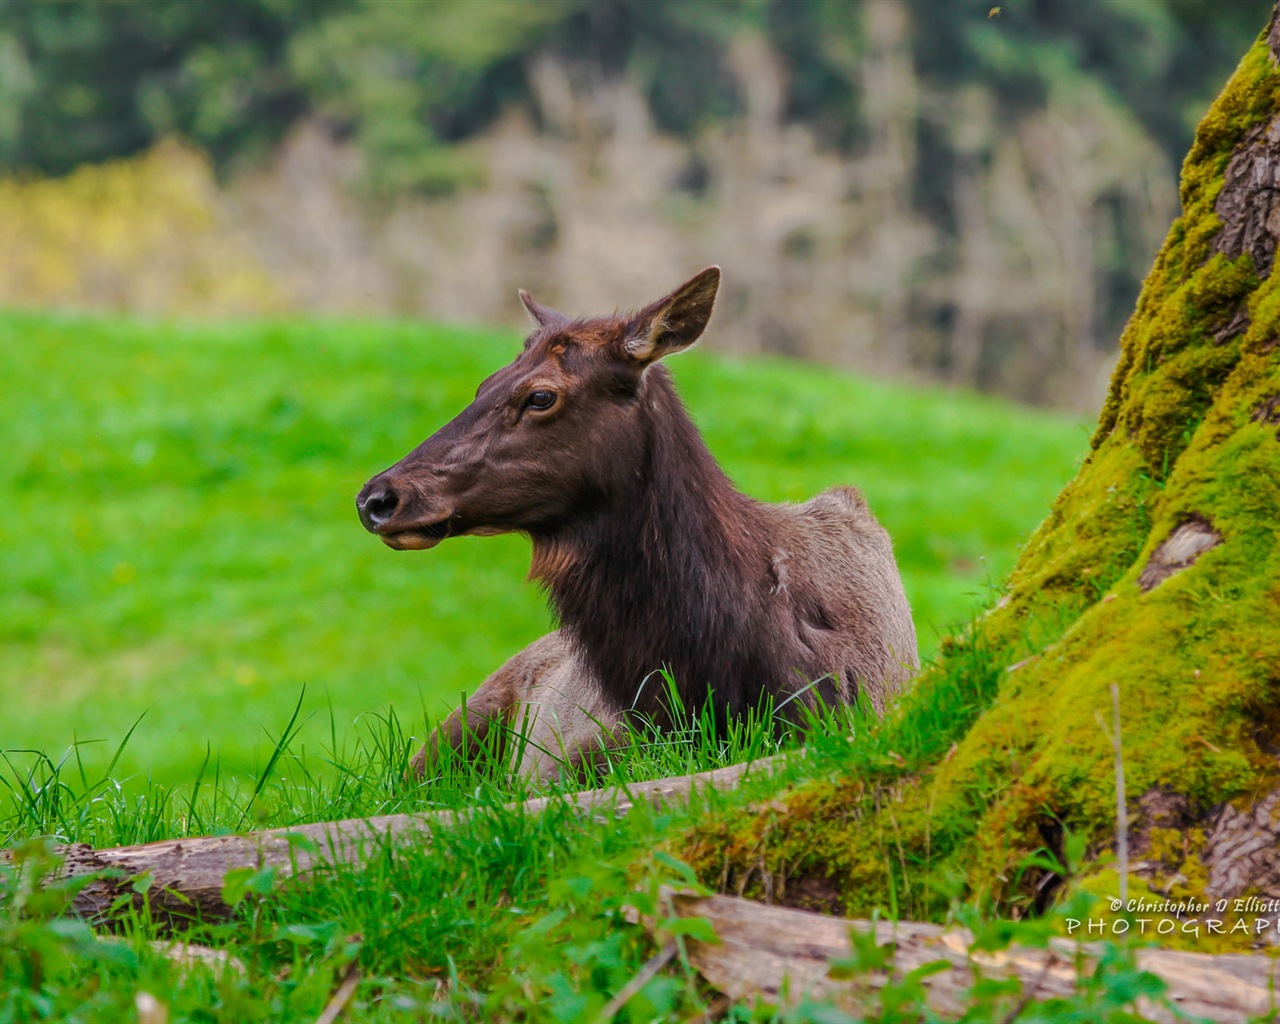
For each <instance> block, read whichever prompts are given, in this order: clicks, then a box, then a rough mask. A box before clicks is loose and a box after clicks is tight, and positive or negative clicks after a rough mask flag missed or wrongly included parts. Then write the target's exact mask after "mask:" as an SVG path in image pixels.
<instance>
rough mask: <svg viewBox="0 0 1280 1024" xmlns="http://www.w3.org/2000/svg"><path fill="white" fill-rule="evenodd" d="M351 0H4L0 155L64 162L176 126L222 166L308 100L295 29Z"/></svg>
mask: <svg viewBox="0 0 1280 1024" xmlns="http://www.w3.org/2000/svg"><path fill="white" fill-rule="evenodd" d="M344 2H345V0H314V2H308V3H305V4H302V3H293V2H290V0H113V2H111V3H100V2H98V0H57V2H54V0H0V163H2V164H5V165H8V166H10V167H19V168H23V167H26V168H35V169H39V170H41V171H45V172H48V173H53V174H61V173H65V172H67V171H69V170H72V169H73V168H75V167H76V166H77V165H79V164H81V163H84V162H86V161H99V160H103V159H107V158H109V157H113V156H125V155H129V154H132V153H136V152H138V151H139V150H141V149H144V148H146V147H147V146H149V145H150V144H151V143H152V142H154V141H155V140H156V139H157V138H159V137H161V136H163V135H166V134H172V133H180V134H183V135H186V136H187V137H188V138H190V139H192V140H193V141H195V142H197V143H199V144H200V145H201V146H202V147H204V148H206V149H207V150H209V152H210V153H211V154H212V155H213V156H214V157H215V159H216V160H217V161H218V162H219V164H221V165H224V166H225V165H226V164H227V163H228V162H230V161H231V160H233V159H236V158H246V159H248V158H253V157H256V156H261V155H262V154H263V153H264V152H265V151H266V149H267V147H269V146H270V144H271V143H273V142H274V141H275V140H276V139H277V138H278V137H279V136H280V134H281V132H283V131H284V129H286V128H287V127H288V126H289V125H290V124H291V123H292V122H293V121H294V120H295V119H296V118H297V117H298V116H299V115H300V114H301V113H302V112H303V111H304V110H305V109H307V98H306V95H305V93H304V92H303V91H302V89H301V88H300V87H299V85H298V83H297V82H296V81H295V80H294V79H293V77H292V75H291V74H290V73H289V69H288V65H287V62H286V60H285V56H286V48H287V44H288V42H289V40H290V39H291V38H292V37H293V36H294V35H295V34H297V33H298V32H300V31H302V30H303V29H305V28H306V27H307V26H308V25H310V24H311V23H312V22H314V21H316V20H318V19H321V18H324V17H326V16H327V15H329V14H331V13H332V12H333V11H334V10H336V9H337V8H340V7H341V6H343V5H344Z"/></svg>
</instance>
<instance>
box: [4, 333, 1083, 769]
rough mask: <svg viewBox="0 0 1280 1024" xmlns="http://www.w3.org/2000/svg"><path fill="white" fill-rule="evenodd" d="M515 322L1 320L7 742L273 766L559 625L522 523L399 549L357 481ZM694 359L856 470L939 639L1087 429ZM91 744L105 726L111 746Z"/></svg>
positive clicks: (686, 374) (135, 760)
mask: <svg viewBox="0 0 1280 1024" xmlns="http://www.w3.org/2000/svg"><path fill="white" fill-rule="evenodd" d="M515 346H516V339H515V338H514V337H512V336H510V335H506V334H503V333H499V332H493V331H481V330H473V329H465V330H464V329H457V328H443V327H434V326H426V325H420V324H405V323H367V322H334V321H324V322H320V321H317V322H308V323H296V322H295V323H287V324H286V323H247V324H221V325H214V326H190V325H175V324H168V323H145V322H137V321H129V320H113V319H96V318H79V317H58V316H44V315H26V314H5V315H3V316H2V317H0V380H3V381H4V382H5V383H4V402H3V405H2V406H0V435H2V436H3V441H4V453H5V454H4V459H3V461H0V500H3V502H4V507H5V511H6V514H5V515H4V516H3V517H2V518H0V579H3V585H2V586H0V641H2V642H0V692H2V693H3V698H4V715H3V716H2V717H0V748H3V749H9V750H13V749H35V750H41V751H45V752H47V753H49V754H50V756H52V757H53V758H55V759H57V758H59V757H61V756H63V752H64V751H66V750H67V749H68V748H69V747H70V745H71V744H72V743H73V742H77V741H78V742H79V743H80V744H81V748H80V750H81V754H82V756H83V757H84V758H86V759H88V760H89V761H90V763H92V764H97V765H99V766H101V765H105V764H106V763H107V762H108V760H109V758H110V756H111V754H112V753H113V751H114V748H115V745H116V744H117V743H118V742H119V741H120V740H121V739H122V738H123V737H124V736H125V735H126V733H127V732H128V730H129V728H130V726H131V725H132V724H133V723H134V722H135V721H136V720H137V719H138V717H139V716H141V715H144V714H145V717H144V718H143V720H142V721H141V723H140V724H139V725H138V728H137V730H136V731H135V732H134V734H133V736H132V737H131V739H130V741H129V744H128V746H127V748H126V750H125V752H124V755H123V757H122V759H121V761H120V762H119V764H118V765H117V766H116V770H115V775H116V777H117V778H120V779H129V778H132V779H134V781H135V783H136V782H137V780H138V779H139V778H141V777H142V776H144V775H145V776H147V777H150V778H153V779H156V780H159V781H178V780H187V779H190V778H191V777H192V776H193V775H194V773H195V771H196V769H197V767H198V765H199V764H200V763H201V762H202V761H203V760H204V759H205V757H206V756H207V754H208V753H209V752H210V751H212V754H213V756H214V757H215V759H218V760H220V763H221V765H222V768H223V770H224V771H225V772H231V773H251V772H253V771H254V769H255V766H257V767H260V766H261V765H262V763H263V762H264V760H265V758H266V757H267V755H268V754H269V752H270V751H271V749H272V747H273V743H274V739H275V738H276V737H277V736H278V734H279V732H280V730H281V729H282V728H283V727H284V724H285V722H286V721H287V720H288V718H289V714H290V712H291V710H292V709H293V707H294V705H295V704H296V702H297V701H298V698H299V695H300V693H301V691H302V688H303V686H304V685H305V686H306V696H305V698H304V700H303V724H302V727H301V731H300V733H299V734H298V736H297V738H296V739H295V741H294V743H295V749H298V750H305V749H310V750H312V751H317V750H323V749H327V748H329V747H332V746H333V744H334V742H335V737H336V738H337V742H338V743H339V744H340V743H341V738H342V737H343V736H344V735H346V734H349V733H350V732H351V730H352V723H353V722H355V721H356V720H357V719H359V717H360V716H362V715H363V716H368V715H385V714H386V709H387V708H388V707H394V708H395V709H396V711H397V712H398V713H399V714H400V716H401V718H402V720H403V721H404V722H406V723H407V725H406V729H407V731H410V732H415V733H417V734H419V735H420V734H421V733H422V724H421V723H422V715H423V713H424V712H426V713H428V714H431V715H436V714H439V713H441V712H443V711H445V710H447V708H448V707H449V706H450V705H452V704H455V703H456V702H457V700H458V695H459V693H460V692H461V691H463V690H468V689H471V688H473V687H474V686H475V685H476V684H477V683H478V682H479V681H480V680H481V679H482V678H483V677H484V676H485V675H486V674H487V673H488V672H490V671H491V670H492V669H494V668H495V667H496V666H497V665H498V664H500V663H501V661H502V660H503V659H505V658H506V657H508V656H509V655H510V654H512V653H514V652H515V651H516V650H517V649H518V648H520V647H521V646H522V645H524V644H526V643H528V642H529V641H531V640H532V639H534V638H535V637H537V636H538V635H539V634H540V633H542V632H544V631H545V630H546V629H547V627H548V623H549V615H548V612H547V610H546V607H545V604H544V602H543V600H542V598H541V596H540V595H539V593H538V592H537V590H536V588H534V587H533V586H532V585H531V584H528V583H526V582H525V581H524V575H525V572H526V569H527V564H528V545H527V542H526V541H524V540H523V539H522V538H518V537H501V538H476V539H461V540H452V541H449V542H448V543H446V544H443V545H441V546H440V547H439V548H437V549H435V550H433V551H430V552H426V553H420V554H415V553H410V554H401V553H395V552H391V551H389V550H387V549H385V548H384V547H383V546H382V545H380V544H379V543H377V542H376V541H375V540H374V539H373V538H371V537H369V536H367V535H366V534H365V533H364V531H363V530H362V529H361V528H360V526H359V524H358V522H357V521H356V517H355V513H354V506H353V498H354V495H355V492H356V490H357V489H358V488H359V486H360V484H361V483H363V481H364V480H365V479H366V478H367V477H368V476H370V475H371V474H372V473H373V472H375V471H377V470H379V469H382V468H383V467H385V466H386V465H388V464H390V463H391V462H393V461H395V460H396V459H398V458H399V457H400V456H401V455H402V454H404V453H405V452H406V451H408V450H409V449H410V448H411V447H412V446H413V445H415V444H416V443H417V442H418V441H420V440H421V439H422V438H424V437H425V436H427V435H428V434H429V433H431V432H432V431H433V430H434V429H435V428H436V427H437V426H438V425H440V424H441V423H442V422H443V421H444V420H445V419H447V418H448V417H449V416H450V415H452V413H453V412H455V411H456V410H458V409H459V408H461V407H462V406H463V405H464V404H466V402H468V401H469V400H470V398H471V396H472V394H473V393H474V388H475V386H476V384H477V382H478V381H479V380H480V379H481V378H482V377H483V376H484V375H486V374H487V373H489V372H491V371H492V370H493V369H494V368H496V367H497V366H499V365H502V364H503V363H505V362H506V361H508V360H509V359H510V358H511V356H512V355H513V353H514V351H515ZM714 346H715V331H714V328H713V330H712V332H711V336H710V337H709V338H708V339H707V341H706V342H705V343H704V346H703V348H704V349H705V352H703V351H699V352H696V353H693V354H690V355H688V356H684V357H680V358H679V359H678V360H676V361H675V362H674V364H673V368H674V371H675V373H676V377H677V381H678V383H679V386H680V387H681V390H682V393H683V395H684V397H685V399H686V402H687V404H688V405H689V407H690V410H691V412H692V413H693V416H694V418H695V419H696V420H697V422H698V423H699V425H700V426H701V427H702V429H703V431H704V433H705V435H706V437H707V440H708V442H709V444H710V446H711V447H712V449H713V450H714V451H715V453H716V454H717V456H718V457H719V458H720V459H721V461H722V462H723V464H724V465H725V467H726V468H727V470H728V471H729V473H730V475H731V476H732V477H733V478H734V479H735V480H736V481H737V482H738V484H739V486H741V487H742V488H743V489H744V490H746V491H747V492H748V493H750V494H753V495H755V496H757V497H760V498H763V499H768V500H792V499H802V498H805V497H807V496H809V495H811V494H813V493H814V492H816V491H818V490H820V489H822V488H824V487H827V486H830V485H832V484H836V483H852V484H854V485H856V486H858V487H860V488H861V489H862V490H863V491H864V493H865V494H866V495H867V497H868V499H869V500H870V502H871V505H872V507H873V509H874V510H875V511H876V513H877V515H878V516H879V517H880V518H881V520H882V522H883V523H884V524H885V525H886V526H887V527H888V529H889V531H890V532H891V534H892V535H893V537H894V540H895V543H896V548H897V553H898V559H899V564H900V566H901V568H902V572H903V575H904V577H905V580H906V585H907V590H908V594H909V596H910V598H911V600H912V604H913V608H914V610H915V613H916V617H917V622H918V625H919V629H920V635H921V643H922V647H923V648H924V651H925V653H926V654H927V653H928V652H929V651H931V650H932V649H933V648H934V647H935V646H936V642H937V638H938V636H939V631H941V630H945V629H946V627H947V626H948V625H949V624H951V623H953V622H955V621H956V620H958V619H961V618H963V617H965V616H967V615H968V614H970V613H971V612H972V610H973V609H974V607H976V606H977V605H978V604H980V603H981V602H983V601H984V600H985V599H986V591H987V583H988V581H998V580H999V579H1000V578H1001V576H1002V575H1003V574H1004V573H1005V571H1006V570H1007V568H1008V566H1009V565H1010V563H1011V560H1012V557H1013V554H1014V552H1015V550H1016V548H1017V546H1018V544H1019V542H1020V541H1021V539H1022V538H1023V537H1024V536H1025V535H1026V533H1027V532H1028V531H1029V530H1030V529H1032V528H1033V527H1034V526H1035V525H1036V523H1037V522H1038V521H1039V519H1040V518H1041V517H1042V516H1043V515H1044V514H1045V512H1046V510H1047V508H1048V505H1049V502H1050V501H1051V499H1052V497H1053V495H1054V494H1055V493H1056V491H1057V490H1058V488H1059V487H1060V486H1061V485H1062V484H1063V483H1064V482H1065V481H1066V480H1067V479H1068V478H1069V476H1070V475H1071V473H1072V472H1073V468H1074V466H1075V464H1076V462H1077V460H1078V458H1079V455H1080V453H1081V452H1082V451H1083V449H1084V446H1085V440H1086V434H1085V430H1084V428H1083V427H1081V426H1080V425H1078V424H1075V423H1073V422H1071V421H1069V420H1066V419H1064V418H1062V417H1058V416H1052V415H1048V414H1044V413H1040V412H1034V411H1030V410H1025V409H1019V408H1015V407H1011V406H1009V405H1006V404H1002V403H999V402H995V401H990V400H985V399H981V398H977V397H974V396H969V395H957V394H951V393H946V392H941V391H932V392H929V391H920V390H913V389H911V388H907V387H903V386H893V385H886V384H873V383H870V382H867V381H863V380H859V379H857V378H854V377H851V376H848V375H846V374H841V373H836V372H832V371H829V370H824V369H820V368H815V367H811V366H800V365H794V364H789V363H785V362H781V361H745V360H744V361H733V360H726V359H722V358H716V357H715V356H714V355H713V354H712V353H713V350H714ZM90 741H93V742H92V743H90Z"/></svg>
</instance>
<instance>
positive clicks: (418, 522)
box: [356, 473, 454, 551]
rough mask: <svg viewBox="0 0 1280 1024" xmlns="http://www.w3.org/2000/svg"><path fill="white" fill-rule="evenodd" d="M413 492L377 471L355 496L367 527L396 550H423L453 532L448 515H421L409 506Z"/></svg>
mask: <svg viewBox="0 0 1280 1024" xmlns="http://www.w3.org/2000/svg"><path fill="white" fill-rule="evenodd" d="M413 497H414V494H413V491H412V490H411V489H407V488H405V487H404V485H403V484H401V485H397V483H396V481H395V480H393V479H389V478H388V476H387V474H386V473H379V474H378V475H377V476H375V477H374V478H373V479H372V480H370V481H369V482H368V483H367V484H365V485H364V487H362V488H361V489H360V493H359V494H358V495H356V512H357V513H358V514H359V516H360V522H361V524H362V525H363V526H364V528H365V529H366V530H368V531H369V532H370V533H372V534H374V535H375V536H377V537H378V538H379V539H380V540H381V541H382V543H383V544H385V545H386V546H387V547H389V548H393V549H395V550H396V551H424V550H426V549H427V548H433V547H435V546H436V545H437V544H439V543H440V542H441V541H442V540H444V539H445V538H446V537H448V536H450V535H451V534H452V533H453V525H454V524H453V523H452V522H451V519H450V516H449V515H448V514H443V515H436V516H432V515H427V516H422V515H420V514H416V513H415V510H414V509H413V507H412V506H414V505H415V504H417V503H416V502H415V501H413V500H412V499H413Z"/></svg>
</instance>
